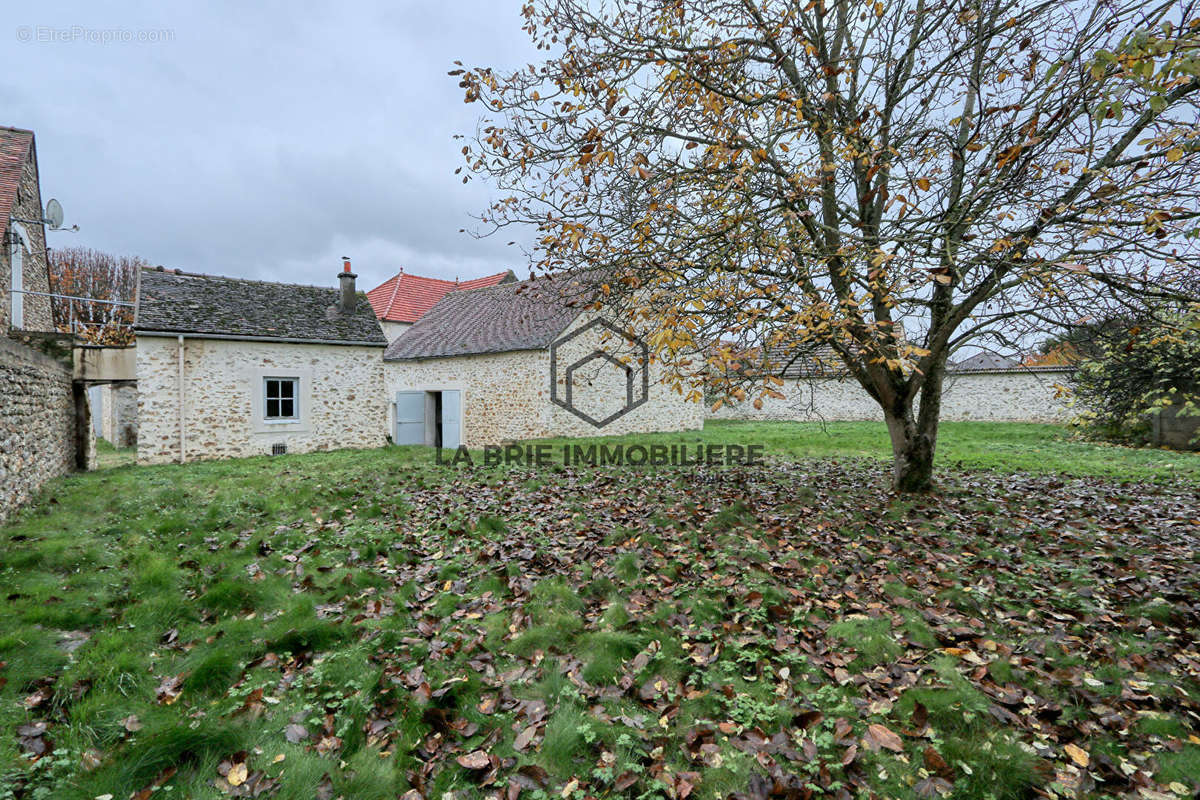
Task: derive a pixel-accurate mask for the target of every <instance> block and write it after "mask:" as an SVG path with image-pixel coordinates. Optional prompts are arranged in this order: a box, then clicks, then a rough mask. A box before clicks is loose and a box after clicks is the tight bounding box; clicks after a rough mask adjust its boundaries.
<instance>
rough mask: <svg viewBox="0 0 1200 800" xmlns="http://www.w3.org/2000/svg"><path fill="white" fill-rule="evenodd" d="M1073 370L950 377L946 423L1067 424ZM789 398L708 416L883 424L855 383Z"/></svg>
mask: <svg viewBox="0 0 1200 800" xmlns="http://www.w3.org/2000/svg"><path fill="white" fill-rule="evenodd" d="M1069 374H1070V373H1069V371H1068V370H1064V369H1060V368H1049V369H1048V368H1045V367H1034V368H1026V369H1013V370H997V371H987V372H985V371H978V372H975V371H972V372H958V373H950V374H949V375H947V377H946V383H945V386H944V391H943V394H942V415H941V418H942V419H943V420H952V421H964V420H976V421H983V422H1066V421H1067V420H1069V419H1071V417H1073V416H1074V415H1075V414H1076V413H1077V412H1076V411H1075V410H1073V409H1072V408H1071V407H1070V406H1069V405H1068V401H1067V399H1066V398H1065V397H1059V396H1058V394H1059V389H1058V387H1059V386H1061V385H1064V384H1066V383H1067V378H1068V376H1069ZM782 391H783V393H784V394H785V395H786V396H787V399H786V400H778V399H773V398H769V397H768V398H763V406H762V408H761V409H756V408H754V406H753V404H752V398H751V399H748V400H746V401H745V402H743V403H739V404H736V405H724V406H722V407H721V408H719V409H717V411H715V412H710V414H709V417H710V418H715V419H750V420H880V421H882V420H883V412H882V411H880V409H879V405H878V404H877V403H876V402H875V401H874V400H872V399H871V398H870V397H869V396H868V395H867V393H866V392H865V391H864V390H863V388H862V387H861V386H859V385H858V383H857V382H855V381H854V380H853V379H850V378H846V379H837V378H814V379H807V380H801V381H798V382H796V383H794V384H790V385H788V386H786V387H785V388H784V389H783V390H782Z"/></svg>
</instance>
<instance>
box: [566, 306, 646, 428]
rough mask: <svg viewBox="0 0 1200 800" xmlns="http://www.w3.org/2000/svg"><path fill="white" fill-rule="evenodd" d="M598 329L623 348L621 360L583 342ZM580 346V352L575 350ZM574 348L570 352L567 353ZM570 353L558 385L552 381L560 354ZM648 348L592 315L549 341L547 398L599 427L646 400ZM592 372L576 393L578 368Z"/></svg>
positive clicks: (579, 378)
mask: <svg viewBox="0 0 1200 800" xmlns="http://www.w3.org/2000/svg"><path fill="white" fill-rule="evenodd" d="M597 333H599V334H600V336H601V337H605V336H608V337H609V338H612V339H613V340H614V341H615V342H616V343H618V345H619V349H621V350H623V351H626V352H627V353H628V355H629V358H627V359H626V360H622V359H621V358H618V357H617V356H615V355H613V354H612V353H611V352H609V351H607V350H605V349H603V348H601V347H591V348H589V347H588V343H589V341H590V339H589V338H585V337H595V336H596V334H597ZM580 349H582V350H583V351H584V352H583V353H582V354H578V351H579V350H580ZM572 351H575V352H572ZM564 356H566V357H571V356H575V357H574V359H573V360H572V361H571V362H570V363H569V364H567V365H566V369H565V370H563V378H564V381H563V383H564V387H563V389H562V390H561V391H560V389H559V386H558V376H559V368H558V367H559V360H560V358H563V357H564ZM649 363H650V348H649V347H647V346H646V343H645V342H644V341H642V339H641V338H640V337H638V336H634V335H632V334H629V333H626V332H625V331H623V330H621V329H620V328H619V327H617V326H616V325H614V324H613V323H611V322H609V321H608V320H606V319H603V318H601V317H597V318H596V319H593V320H592V321H591V322H589V323H587V324H586V325H581V326H580V327H578V328H576V329H575V330H573V331H571V332H570V333H568V334H566V335H565V336H560V337H559V338H558V339H555V340H554V342H552V343H551V344H550V401H551V402H552V403H554V404H555V405H556V406H559V407H560V408H565V409H566V410H567V411H570V412H571V413H572V414H574V415H575V416H577V417H579V418H580V419H581V420H583V421H584V422H587V423H589V424H591V425H592V426H594V427H596V428H603V427H604V426H605V425H607V424H609V423H610V422H612V421H613V420H615V419H619V418H621V417H623V416H625V415H626V414H628V413H629V412H630V411H633V410H634V409H635V408H637V407H638V406H640V405H642V404H644V403H645V402H646V401H647V400H648V399H650V372H649V370H648V369H647V365H648V364H649ZM589 370H590V371H592V372H593V374H594V376H595V377H596V380H595V381H592V382H588V385H587V389H588V391H587V392H586V393H585V394H586V395H587V396H586V397H580V396H579V393H578V392H576V383H577V382H579V383H582V382H583V380H582V379H581V377H580V376H581V373H585V372H588V371H589Z"/></svg>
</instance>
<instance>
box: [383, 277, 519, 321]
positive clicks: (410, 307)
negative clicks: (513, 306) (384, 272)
mask: <svg viewBox="0 0 1200 800" xmlns="http://www.w3.org/2000/svg"><path fill="white" fill-rule="evenodd" d="M516 279H517V277H516V276H515V275H513V273H512V270H505V271H504V272H497V273H496V274H495V275H487V276H485V277H483V278H475V279H474V280H469V281H461V282H456V281H447V280H442V279H441V278H425V277H422V276H420V275H410V274H409V273H407V272H400V273H398V274H396V275H393V276H392V277H390V278H388V279H387V280H386V281H384V282H383V283H381V284H379V285H378V286H376V287H375V288H374V289H372V290H371V291H369V292H367V299H368V300H369V301H371V308H373V309H375V316H376V317H378V318H379V319H381V320H384V321H385V322H416V321H417V320H419V319H420V318H421V317H422V316H424V314H425V312H426V311H428V310H429V309H431V308H433V306H434V304H436V303H437V301H438V300H441V299H442V298H443V297H445V296H446V295H447V294H449V293H450V292H453V291H455V290H458V289H482V288H485V287H488V286H495V285H496V284H498V283H510V282H512V281H515V280H516Z"/></svg>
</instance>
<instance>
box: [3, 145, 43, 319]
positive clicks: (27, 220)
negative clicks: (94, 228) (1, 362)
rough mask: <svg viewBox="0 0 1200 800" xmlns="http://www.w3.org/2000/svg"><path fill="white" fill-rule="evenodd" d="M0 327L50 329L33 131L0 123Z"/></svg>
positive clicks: (39, 193)
mask: <svg viewBox="0 0 1200 800" xmlns="http://www.w3.org/2000/svg"><path fill="white" fill-rule="evenodd" d="M0 232H2V233H3V241H0V301H2V302H0V332H6V331H8V330H9V329H10V328H13V329H17V330H26V331H53V330H54V320H53V318H52V317H51V314H50V298H49V297H42V296H38V295H30V294H26V292H41V293H43V294H45V293H48V292H49V291H50V273H49V269H48V265H47V263H46V228H45V226H44V225H43V224H42V192H41V187H40V185H39V182H38V163H37V146H36V145H35V143H34V140H33V131H27V130H22V129H20V128H7V127H0Z"/></svg>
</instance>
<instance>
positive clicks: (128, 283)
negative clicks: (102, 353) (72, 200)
mask: <svg viewBox="0 0 1200 800" xmlns="http://www.w3.org/2000/svg"><path fill="white" fill-rule="evenodd" d="M49 255H50V259H49V263H50V287H51V291H52V292H53V293H54V294H58V295H65V296H69V297H72V298H86V299H66V297H55V298H52V299H51V302H50V309H51V312H52V314H53V315H54V326H55V327H56V328H57V329H58V330H60V331H63V332H69V333H74V334H75V335H77V336H79V337H80V338H82V339H84V340H86V341H91V342H96V343H99V344H129V343H130V342H132V340H133V331H132V328H131V327H130V326H131V325H132V324H133V308H132V307H131V306H129V305H114V302H117V303H132V302H133V300H134V294H135V292H136V291H137V271H138V269H140V268H141V267H144V266H148V262H146V260H145V259H143V258H140V257H138V256H114V255H110V254H109V253H102V252H100V251H98V250H92V249H90V248H87V247H66V248H62V249H54V250H51V251H50V252H49ZM105 301H107V302H105Z"/></svg>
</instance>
